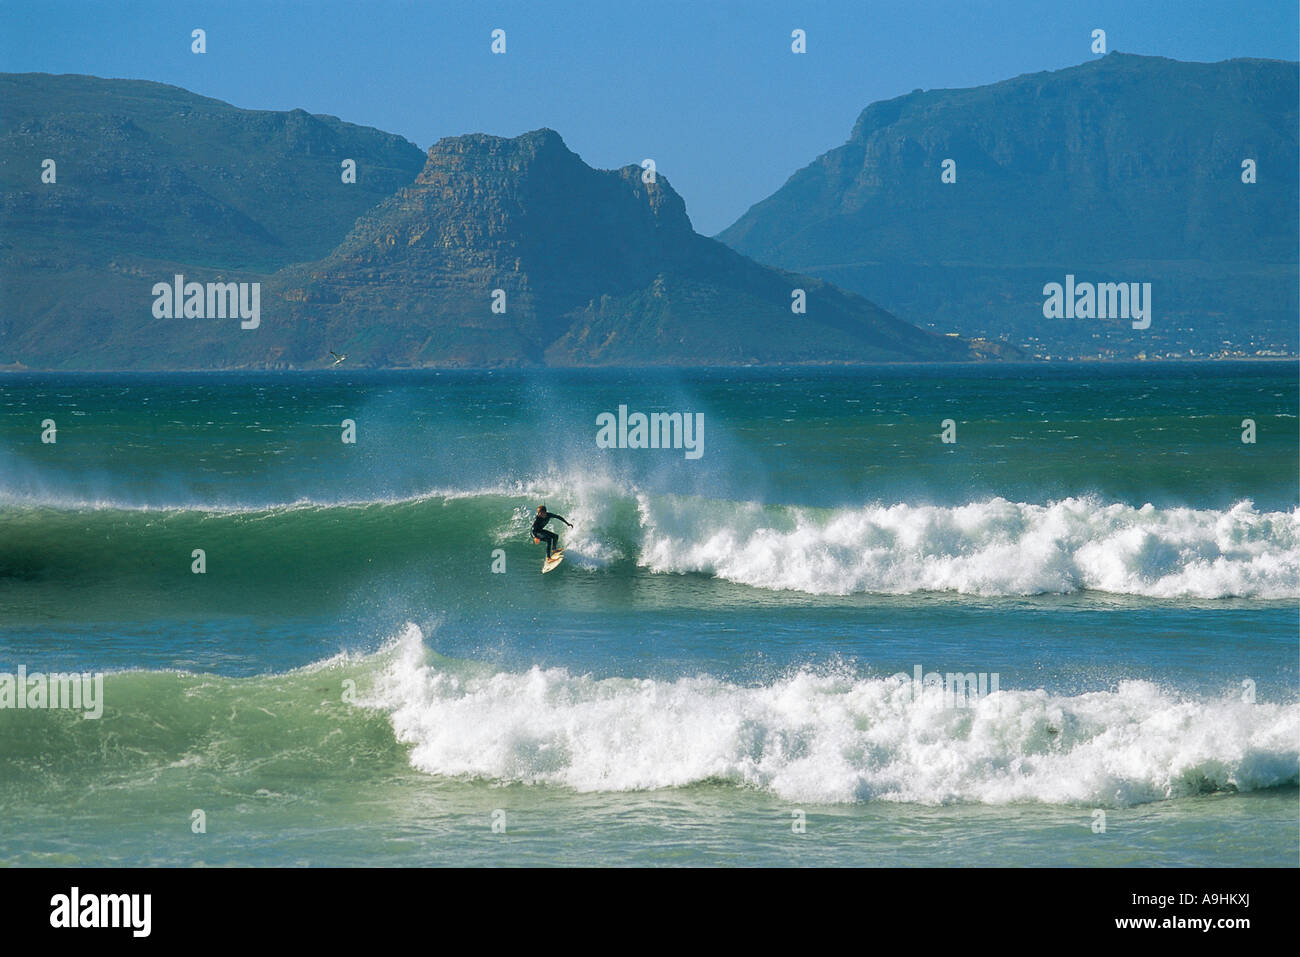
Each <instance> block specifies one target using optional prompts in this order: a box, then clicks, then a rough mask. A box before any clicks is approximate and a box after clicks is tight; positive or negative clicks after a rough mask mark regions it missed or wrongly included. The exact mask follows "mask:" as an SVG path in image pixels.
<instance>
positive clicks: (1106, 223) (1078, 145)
mask: <svg viewBox="0 0 1300 957" xmlns="http://www.w3.org/2000/svg"><path fill="white" fill-rule="evenodd" d="M1298 77H1300V69H1298V67H1297V64H1295V63H1290V62H1281V61H1271V60H1249V59H1239V60H1228V61H1225V62H1222V63H1181V62H1177V61H1173V60H1168V59H1164V58H1160V57H1145V56H1133V55H1128V54H1121V53H1111V54H1109V55H1107V56H1105V57H1102V58H1099V59H1097V60H1094V61H1091V62H1088V63H1085V64H1083V65H1081V66H1077V67H1073V68H1070V69H1065V70H1059V71H1055V72H1045V73H1034V74H1029V75H1026V76H1020V77H1016V78H1015V79H1012V80H1007V81H1005V82H1002V83H996V84H993V85H991V86H982V87H976V88H973V89H964V90H928V91H921V90H917V91H914V92H913V93H911V94H908V95H906V96H901V97H898V98H896V99H893V100H888V101H885V102H879V103H873V104H871V105H870V106H868V107H867V108H866V109H865V110H863V112H862V113H861V115H860V116H859V117H858V120H857V123H856V124H855V126H854V128H853V131H852V133H851V134H850V136H849V139H848V142H847V143H845V144H844V145H843V146H840V147H838V148H836V149H833V150H831V151H829V152H827V153H825V154H823V155H822V156H820V157H818V158H817V159H816V160H814V161H813V162H812V163H811V164H810V165H809V166H807V167H805V168H804V169H802V170H800V171H798V172H797V173H795V174H794V175H793V176H791V177H790V179H789V180H788V181H787V182H786V184H785V185H784V186H783V187H781V189H780V190H778V191H777V192H776V193H774V194H773V195H772V196H770V197H768V198H767V199H765V200H763V201H762V202H760V203H758V204H757V205H755V206H754V207H753V208H751V209H750V210H749V211H748V212H746V213H745V214H744V215H743V216H742V217H741V218H740V219H739V220H737V221H736V222H735V223H734V224H733V225H732V226H730V227H729V228H727V229H726V230H724V231H723V232H722V233H721V234H719V236H718V237H717V238H719V239H721V240H722V241H724V242H726V243H727V244H728V245H730V246H732V247H733V248H735V249H736V250H738V251H739V252H742V253H744V254H745V255H748V256H752V257H754V258H755V259H757V260H759V261H760V262H765V263H770V264H773V265H777V266H780V267H782V268H787V269H797V270H802V271H805V272H809V273H811V274H813V275H816V276H819V277H821V278H824V279H827V280H828V281H831V282H835V283H837V284H839V285H841V286H843V287H844V288H846V289H850V290H855V291H858V292H862V293H864V294H868V295H870V296H871V297H872V299H873V300H875V301H876V302H879V303H881V304H882V305H883V306H884V307H885V308H887V309H889V310H891V311H893V312H895V313H896V314H898V315H899V316H901V317H902V318H904V319H907V320H909V321H912V322H916V323H917V324H918V325H921V326H924V327H927V328H932V329H936V330H939V331H944V332H948V331H955V332H960V333H962V334H963V335H983V336H989V337H993V338H998V337H1005V338H1007V339H1009V340H1010V341H1012V342H1016V343H1018V344H1021V345H1023V346H1025V347H1026V348H1027V349H1028V350H1029V351H1031V352H1034V353H1039V354H1054V355H1074V356H1097V355H1117V356H1132V355H1137V354H1140V353H1146V354H1149V355H1150V354H1164V355H1173V354H1184V355H1185V354H1188V353H1191V352H1194V353H1195V354H1197V355H1205V354H1207V353H1214V352H1216V351H1221V350H1240V351H1243V352H1247V353H1255V352H1257V351H1261V350H1270V349H1271V350H1280V351H1285V352H1287V353H1289V354H1295V352H1296V351H1297V347H1298V346H1300V342H1298V341H1297V340H1298V339H1300V330H1298V329H1297V323H1296V315H1297V309H1298V308H1300V303H1298V302H1297V268H1296V264H1297V260H1298V259H1300V237H1298V234H1297V210H1298V209H1300V206H1298V203H1297V177H1296V170H1297V163H1298V157H1300V151H1298V150H1297V97H1298V93H1300V83H1298ZM948 159H951V160H953V161H955V164H956V166H955V173H956V182H954V183H943V182H941V173H942V171H943V164H944V161H945V160H948ZM1245 159H1252V160H1254V161H1255V163H1256V170H1257V182H1255V183H1253V184H1246V183H1243V182H1242V174H1243V169H1242V162H1243V160H1245ZM1067 274H1071V275H1074V276H1075V277H1076V279H1077V280H1078V281H1079V282H1085V281H1086V282H1093V283H1096V282H1150V283H1151V284H1152V286H1151V302H1152V322H1151V326H1150V328H1149V329H1146V330H1135V329H1133V328H1132V323H1131V322H1128V321H1124V320H1118V321H1109V320H1101V319H1079V320H1070V319H1045V318H1044V314H1043V304H1044V298H1045V297H1044V294H1043V287H1044V285H1045V284H1046V283H1050V282H1057V283H1062V284H1063V283H1064V282H1065V277H1066V275H1067ZM1225 343H1226V344H1227V345H1225Z"/></svg>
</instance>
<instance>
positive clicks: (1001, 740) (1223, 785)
mask: <svg viewBox="0 0 1300 957" xmlns="http://www.w3.org/2000/svg"><path fill="white" fill-rule="evenodd" d="M395 650H396V652H397V653H396V654H393V655H391V657H389V658H388V659H386V660H387V662H388V663H387V665H386V667H385V669H384V671H383V673H382V674H381V675H380V676H379V678H378V679H377V681H376V685H375V690H374V692H373V697H372V698H370V699H369V701H368V702H367V703H368V704H369V705H371V706H373V707H379V708H382V709H384V710H385V711H387V712H388V713H389V715H390V720H391V721H392V724H393V728H394V730H395V732H396V734H397V737H398V739H399V740H401V741H403V742H405V743H408V744H410V745H411V752H410V761H411V764H412V765H413V766H414V767H416V768H418V769H420V770H422V771H425V772H427V773H430V774H437V775H447V776H464V777H471V778H482V779H489V780H495V781H502V782H524V783H532V784H538V783H544V784H552V785H560V786H564V787H569V788H573V789H575V790H578V791H629V790H640V789H655V788H672V787H681V786H685V785H690V784H695V783H700V782H708V781H721V782H729V783H731V784H735V785H742V786H751V787H756V788H763V789H767V790H770V791H772V792H774V793H775V794H777V795H779V796H780V797H782V798H784V799H788V800H790V801H799V802H810V803H846V802H858V801H869V800H884V801H900V802H913V803H921V804H941V803H951V802H975V803H986V804H1004V803H1007V802H1013V801H1032V802H1044V803H1054V804H1056V803H1081V804H1104V805H1112V806H1114V805H1129V804H1134V803H1142V802H1147V801H1155V800H1162V799H1167V798H1175V797H1179V796H1184V795H1190V794H1197V793H1202V792H1206V791H1212V790H1232V789H1237V790H1252V789H1257V788H1266V787H1273V786H1278V785H1283V784H1295V783H1296V782H1297V779H1298V773H1297V767H1298V765H1300V704H1294V703H1292V704H1273V703H1258V704H1247V703H1246V702H1244V701H1241V700H1238V699H1236V698H1232V697H1226V698H1222V699H1213V700H1189V699H1183V698H1179V697H1177V696H1175V695H1172V694H1170V693H1168V692H1166V691H1163V690H1161V689H1160V688H1158V687H1156V686H1155V685H1152V684H1150V683H1147V682H1142V681H1126V682H1123V683H1121V684H1120V685H1119V686H1118V687H1117V688H1116V689H1115V690H1113V691H1100V692H1094V693H1090V694H1082V695H1077V696H1057V695H1051V694H1048V693H1047V692H1045V691H1042V690H1034V691H1014V690H1013V691H1005V690H1004V691H999V692H997V693H995V694H990V695H988V696H987V697H984V698H982V699H979V700H978V701H976V702H974V706H973V707H970V708H953V707H945V706H944V705H943V704H942V703H941V702H940V701H939V700H938V699H937V697H935V696H928V697H927V696H921V697H919V698H917V697H916V696H914V694H913V690H912V687H911V685H910V684H903V683H900V682H898V681H897V680H896V679H892V678H864V677H861V676H854V675H847V674H818V673H812V672H809V671H800V672H798V673H795V674H792V675H789V676H787V677H784V678H782V679H780V680H777V681H774V682H772V683H771V684H767V685H763V686H758V687H745V686H741V685H737V684H733V683H729V682H725V681H720V680H717V679H715V678H711V677H707V676H697V677H687V678H679V679H677V680H675V681H655V680H650V679H630V678H610V679H603V680H597V679H594V678H592V677H590V676H585V675H574V674H571V673H569V672H568V671H566V670H564V669H558V668H554V669H541V668H537V667H534V668H532V669H530V670H529V671H527V672H524V673H509V672H500V671H492V670H490V669H487V668H485V667H482V666H477V667H472V668H465V667H461V666H458V665H457V664H456V663H454V662H450V661H448V660H447V659H440V658H438V657H437V656H428V655H426V652H425V649H424V646H423V643H422V636H421V635H420V632H419V629H418V628H415V627H414V626H408V628H407V631H406V633H405V634H404V635H403V637H402V638H401V640H400V643H399V645H398V647H397V648H396V649H395ZM430 658H431V659H432V660H430Z"/></svg>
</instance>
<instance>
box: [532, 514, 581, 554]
mask: <svg viewBox="0 0 1300 957" xmlns="http://www.w3.org/2000/svg"><path fill="white" fill-rule="evenodd" d="M553 518H555V519H559V520H560V521H561V522H564V524H565V525H569V523H568V520H567V519H565V517H564V516H563V515H556V514H555V513H554V512H546V513H545V514H543V515H538V516H537V517H536V518H535V519H533V538H539V539H541V540H542V541H543V542H545V543H546V557H547V558H550V557H551V549H552V548H554V547H555V543H556V542H558V541H559V540H560V536H559V535H556V534H555V533H554V532H548V531H547V530H546V523H547V522H549V521H550V520H551V519H553ZM569 527H570V528H572V527H573V526H572V525H569Z"/></svg>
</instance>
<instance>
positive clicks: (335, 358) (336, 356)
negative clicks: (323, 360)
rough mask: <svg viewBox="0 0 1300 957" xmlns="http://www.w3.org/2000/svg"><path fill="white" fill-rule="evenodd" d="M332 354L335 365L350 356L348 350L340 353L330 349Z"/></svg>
mask: <svg viewBox="0 0 1300 957" xmlns="http://www.w3.org/2000/svg"><path fill="white" fill-rule="evenodd" d="M330 355H332V356H333V357H334V362H333V365H338V364H339V363H340V362H342V361H343V360H344V359H346V358H347V357H348V356H347V353H346V352H345V353H344V354H343V355H339V354H338V353H337V352H335V351H334V350H333V349H331V350H330Z"/></svg>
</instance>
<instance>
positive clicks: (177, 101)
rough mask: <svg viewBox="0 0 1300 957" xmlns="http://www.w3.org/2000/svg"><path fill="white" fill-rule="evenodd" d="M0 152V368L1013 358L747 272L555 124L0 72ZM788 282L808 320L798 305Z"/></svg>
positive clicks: (665, 197)
mask: <svg viewBox="0 0 1300 957" xmlns="http://www.w3.org/2000/svg"><path fill="white" fill-rule="evenodd" d="M0 152H2V153H3V156H4V157H5V163H4V164H3V165H2V166H0V226H2V227H3V228H2V229H0V367H9V368H61V369H194V368H296V367H317V366H320V365H322V364H326V363H327V362H328V360H329V351H330V350H336V351H338V352H344V353H347V354H348V361H349V364H350V365H351V366H369V367H410V366H426V365H427V366H462V367H465V366H474V367H482V366H497V365H530V364H548V365H617V364H636V365H654V364H693V365H695V364H748V363H822V362H868V361H911V360H949V359H952V360H963V359H970V358H978V357H980V356H982V355H997V354H1003V353H1004V352H1005V350H1003V349H1002V348H1001V347H1000V346H997V345H995V344H984V343H973V344H972V343H968V342H965V341H960V340H957V339H954V338H951V337H946V336H939V335H936V334H933V333H930V332H925V331H922V330H919V329H917V328H915V327H914V326H911V325H909V324H907V323H905V322H902V321H900V320H898V319H896V318H895V317H893V316H891V315H890V314H888V313H887V312H885V311H884V310H882V309H880V308H879V307H877V306H875V305H873V304H872V303H870V302H868V301H867V300H865V299H863V298H862V297H860V296H857V295H853V294H849V293H845V292H842V291H840V290H838V289H836V288H834V287H833V286H831V285H830V284H828V283H826V282H824V281H821V280H818V279H815V278H811V277H807V276H799V275H794V274H790V273H785V272H781V271H779V270H775V269H771V268H768V267H764V266H760V265H758V264H757V263H754V262H752V261H750V260H748V259H746V258H744V257H743V256H741V255H739V254H737V253H735V252H734V251H732V250H730V249H728V248H727V247H726V246H724V245H722V244H721V243H718V242H716V241H714V240H710V239H707V238H705V237H702V236H699V235H698V234H696V233H695V232H694V230H693V229H692V228H691V224H690V220H689V218H688V217H687V215H686V208H685V204H684V203H683V201H682V199H681V197H680V196H678V195H677V193H676V192H674V191H673V189H672V187H671V186H670V185H669V184H668V182H667V180H665V179H664V178H663V177H662V176H658V177H657V178H655V180H654V181H652V182H643V181H642V172H643V171H642V170H641V169H640V168H639V167H628V168H626V169H622V170H612V171H611V170H593V169H591V168H589V167H588V166H587V165H586V164H585V163H583V162H582V160H581V159H579V158H578V157H577V156H576V155H575V154H573V153H572V152H570V151H569V150H568V149H567V147H565V145H564V143H563V141H562V140H561V139H560V137H559V135H558V134H556V133H554V132H553V131H550V130H538V131H535V132H533V133H529V134H525V135H523V136H520V137H516V138H514V139H502V138H498V137H491V136H483V135H470V136H462V137H453V138H449V139H444V140H442V141H440V142H439V143H438V144H436V145H435V146H434V147H433V148H432V149H430V150H429V152H428V155H427V156H425V154H423V153H421V151H420V150H419V149H418V148H416V147H415V146H414V145H412V144H411V143H409V142H407V141H406V140H404V139H402V138H401V137H397V136H393V135H391V134H388V133H384V132H382V131H379V130H374V129H368V128H365V127H360V126H354V125H352V124H348V123H344V122H342V121H341V120H339V119H337V118H335V117H331V116H315V115H311V114H308V113H305V112H303V111H301V110H294V111H292V112H289V113H274V112H263V111H250V110H241V109H237V108H235V107H233V106H230V105H229V104H226V103H222V102H220V101H217V100H212V99H208V98H206V97H201V96H197V95H195V94H193V93H189V92H187V91H185V90H181V89H178V88H176V87H171V86H165V85H162V84H158V83H149V82H143V81H131V80H103V79H98V78H95V77H86V76H51V75H47V74H0ZM47 158H48V159H53V160H54V161H55V163H56V164H57V166H56V172H57V177H56V179H55V181H54V182H53V183H47V182H43V181H42V169H43V162H44V160H46V159H47ZM348 159H351V160H353V161H355V163H356V182H355V183H347V182H344V181H343V178H342V177H341V172H342V164H343V162H344V161H345V160H348ZM177 276H181V277H183V279H182V280H181V284H182V286H181V291H182V292H183V293H184V295H183V296H178V297H177V305H178V306H179V305H180V300H181V299H184V300H187V301H188V300H190V295H189V292H188V290H187V289H186V288H185V284H187V283H200V284H204V287H202V288H199V289H198V294H197V298H196V299H194V302H197V303H199V305H198V306H197V308H196V312H197V314H195V315H191V316H189V317H187V318H179V316H180V315H181V311H180V309H179V308H178V309H176V311H175V314H174V316H173V315H171V314H170V313H169V311H168V310H169V309H170V307H171V306H172V296H171V295H170V293H169V294H167V295H165V296H161V297H160V296H159V295H158V292H157V290H159V289H167V290H169V289H170V288H171V286H172V284H173V283H174V282H176V279H175V277H177ZM217 283H222V284H224V283H244V284H247V285H246V289H245V291H246V292H248V293H249V295H250V301H251V292H252V290H253V288H254V287H253V284H257V285H256V291H257V294H258V297H259V310H258V319H257V320H256V323H255V325H256V328H247V329H244V328H241V327H240V326H241V324H240V322H239V321H237V319H232V318H200V316H201V315H208V314H209V313H208V312H205V310H204V308H203V305H202V303H203V302H204V300H205V296H204V295H203V289H204V288H206V289H207V293H206V300H207V303H208V305H207V309H208V310H214V308H215V307H214V306H213V303H217V304H221V305H224V300H223V295H222V294H219V293H214V291H213V288H212V287H211V286H209V285H207V284H217ZM232 288H233V287H232ZM795 289H803V290H804V294H805V295H806V297H807V313H806V315H796V314H794V313H793V312H792V311H791V301H792V300H791V296H792V291H793V290H795ZM494 290H501V293H500V294H498V298H497V299H496V302H497V303H498V308H500V307H501V306H502V305H503V306H504V310H503V311H496V310H494V309H493V302H494V298H493V297H494ZM500 296H504V299H501V298H500ZM160 299H166V300H167V302H166V303H165V304H164V303H161V302H160ZM164 305H165V306H166V307H167V308H166V309H164V311H162V312H159V311H158V310H159V309H160V307H162V306H164ZM187 308H188V305H187Z"/></svg>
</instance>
